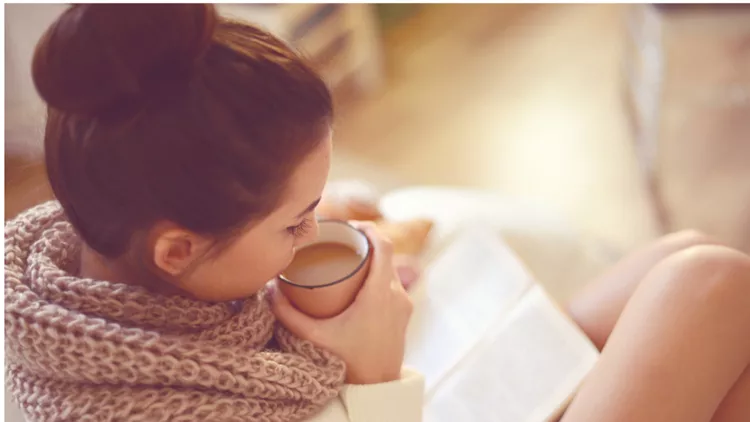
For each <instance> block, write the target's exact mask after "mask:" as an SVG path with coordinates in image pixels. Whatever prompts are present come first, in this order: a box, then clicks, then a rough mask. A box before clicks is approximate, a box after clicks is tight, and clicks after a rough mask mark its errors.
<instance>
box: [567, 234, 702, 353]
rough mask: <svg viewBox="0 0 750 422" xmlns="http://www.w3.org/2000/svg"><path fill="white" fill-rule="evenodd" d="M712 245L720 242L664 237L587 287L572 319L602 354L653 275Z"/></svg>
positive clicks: (577, 300)
mask: <svg viewBox="0 0 750 422" xmlns="http://www.w3.org/2000/svg"><path fill="white" fill-rule="evenodd" d="M709 244H716V242H715V241H713V240H712V239H710V238H708V237H707V236H705V235H703V234H701V233H699V232H696V231H693V230H686V231H681V232H677V233H672V234H670V235H667V236H664V237H662V238H661V239H659V240H657V241H656V242H654V243H651V244H649V245H648V246H646V247H644V248H642V249H640V250H638V251H636V252H634V253H632V254H630V255H628V256H627V257H625V259H623V260H622V261H620V262H619V263H617V265H615V266H614V267H612V268H611V269H610V270H609V271H608V272H607V273H605V274H604V275H602V276H601V277H599V278H598V279H597V280H595V281H594V282H592V283H590V284H589V285H588V286H586V288H585V289H584V290H583V292H581V293H580V294H578V295H577V296H576V297H575V298H574V299H573V300H572V301H571V303H570V304H569V306H568V310H569V312H570V315H571V316H572V317H573V320H575V321H576V323H577V324H578V325H579V326H580V327H581V328H582V329H583V331H584V332H585V333H586V335H588V337H589V338H590V339H591V341H592V342H594V344H595V345H596V347H598V348H599V350H601V349H602V347H604V344H605V343H606V341H607V338H608V337H609V334H610V333H611V332H612V329H613V328H614V327H615V323H616V322H617V320H618V319H619V318H620V314H621V313H622V311H623V309H624V308H625V304H626V303H627V302H628V300H630V297H631V296H632V295H633V293H634V292H635V289H636V287H638V285H639V284H640V282H641V280H643V279H644V278H645V277H646V274H647V273H648V272H649V271H651V270H652V269H653V268H654V267H655V266H656V265H657V264H658V263H659V262H661V261H662V260H664V259H665V258H667V257H668V256H670V255H672V254H674V253H676V252H679V251H681V250H683V249H687V248H689V247H691V246H696V245H709Z"/></svg>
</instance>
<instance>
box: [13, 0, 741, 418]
mask: <svg viewBox="0 0 750 422" xmlns="http://www.w3.org/2000/svg"><path fill="white" fill-rule="evenodd" d="M33 77H34V82H35V84H36V86H37V88H38V91H39V93H40V94H41V96H42V97H43V98H44V100H45V101H46V102H47V104H48V119H47V126H46V132H45V150H46V160H47V169H48V173H49V178H50V182H51V185H52V187H53V189H54V191H55V195H56V197H57V199H58V201H57V202H52V203H48V204H44V205H41V206H39V207H36V208H33V209H31V210H29V211H27V212H26V213H24V214H22V215H21V216H19V217H18V218H16V219H14V220H13V221H11V222H9V223H7V224H6V227H5V305H6V306H5V313H6V314H5V317H6V318H5V342H6V348H5V350H6V375H7V380H8V381H7V383H8V387H9V389H10V391H11V393H12V395H13V397H14V400H15V401H16V402H17V403H18V404H19V405H20V407H21V409H22V410H23V412H24V413H25V415H26V417H27V418H28V419H29V420H30V421H53V420H54V421H66V420H70V421H78V420H94V421H99V420H102V421H104V420H107V421H200V420H205V421H250V420H268V421H290V420H315V421H331V422H333V421H352V422H361V421H408V422H411V421H417V420H420V418H421V407H422V393H423V391H422V380H421V378H420V377H419V376H418V375H417V374H414V373H411V372H409V371H406V370H402V369H401V364H402V360H403V353H404V337H405V329H406V325H407V322H408V319H409V315H410V312H411V303H410V301H409V299H408V296H407V295H406V293H405V292H404V290H403V288H402V286H401V283H400V282H399V280H398V278H397V276H396V274H395V272H394V268H393V264H392V260H391V247H390V245H389V243H388V241H387V240H385V239H383V237H382V236H381V235H379V234H378V233H377V231H376V230H375V229H373V228H372V227H370V226H363V227H364V230H365V231H366V233H367V234H368V236H369V237H370V239H371V241H372V242H373V244H374V250H375V255H374V261H373V263H372V268H371V271H370V274H369V277H368V279H367V280H366V281H365V284H364V286H363V288H362V290H361V292H360V293H359V295H358V297H357V299H356V301H355V302H354V304H353V305H352V306H351V307H350V308H349V309H347V310H346V311H345V312H344V313H343V314H341V315H340V316H337V317H335V318H332V319H329V320H314V319H311V318H308V317H306V316H304V315H303V314H300V313H299V312H297V311H296V310H295V309H294V308H293V307H292V306H291V305H290V304H289V303H288V302H287V301H286V299H285V298H284V297H283V296H282V295H281V294H280V293H279V292H277V291H275V290H274V289H272V288H271V289H270V290H269V289H268V288H267V287H266V285H267V281H268V280H271V279H273V278H274V277H275V276H276V275H277V274H279V273H280V272H281V271H282V270H283V269H284V268H285V267H286V265H287V264H288V263H289V262H290V260H291V259H292V257H293V255H294V249H295V247H296V246H297V245H299V244H301V243H304V242H305V241H307V240H308V239H310V238H312V237H314V236H315V232H316V222H315V219H314V216H313V212H314V209H315V206H316V204H317V201H318V199H319V197H320V194H321V191H322V189H323V185H324V183H325V181H326V179H327V175H328V169H329V161H330V150H331V127H330V125H331V120H332V105H331V98H330V94H329V92H328V90H327V89H326V87H325V84H324V83H323V82H322V81H321V80H320V78H319V77H318V76H317V75H316V74H315V73H314V72H313V71H312V70H311V68H310V67H309V66H308V65H307V64H306V63H305V61H304V60H303V59H301V58H300V57H299V56H298V55H296V54H295V53H294V52H293V51H292V50H291V49H290V48H289V47H288V46H287V45H285V44H284V43H283V42H281V41H279V40H278V39H276V38H274V37H273V36H271V35H269V34H267V33H265V32H263V31H261V30H259V29H257V28H255V27H253V26H251V25H247V24H244V23H239V22H231V21H227V20H224V19H219V18H217V16H216V14H215V11H214V9H213V7H211V6H207V5H199V4H192V5H105V4H101V5H99V4H93V5H77V6H73V7H71V8H70V9H69V10H68V11H67V12H66V13H65V14H63V15H62V16H61V17H60V18H59V19H58V20H57V21H56V22H55V23H54V24H53V25H52V26H51V27H50V29H49V30H48V31H47V32H46V33H45V35H44V36H43V37H42V39H41V40H40V42H39V44H38V46H37V49H36V52H35V56H34V61H33ZM696 243H702V242H696ZM673 249H674V251H676V250H678V249H680V248H677V247H674V248H673ZM671 252H673V250H672V249H669V248H666V249H665V248H664V247H661V246H657V250H656V251H646V252H645V253H644V254H645V256H646V258H647V259H643V257H640V255H638V256H636V258H633V259H634V262H629V263H628V262H626V263H625V264H623V265H624V266H625V268H624V269H623V268H620V269H616V270H615V273H614V276H611V277H610V278H624V279H625V281H626V282H620V281H619V280H615V281H616V282H617V283H610V282H607V281H604V282H602V284H600V285H601V286H604V287H601V288H599V289H595V290H594V291H593V292H591V293H588V294H587V295H586V296H583V297H582V298H581V300H580V301H578V302H576V303H574V304H573V305H572V306H571V309H572V313H573V315H574V317H575V318H576V319H577V320H578V321H579V323H580V324H581V325H582V326H583V327H584V329H585V330H586V331H587V332H589V333H590V335H591V336H592V338H593V339H594V340H595V341H596V342H597V343H598V344H600V345H601V344H604V342H605V341H607V344H606V347H605V348H604V351H603V353H602V357H601V362H600V364H599V365H597V367H596V368H595V370H594V371H593V373H592V374H591V376H590V377H589V379H588V380H587V381H586V384H585V385H584V386H583V388H582V390H581V392H580V393H579V394H578V397H577V398H576V400H575V401H574V402H573V404H572V406H571V408H570V409H569V411H568V413H567V414H566V416H565V418H566V419H565V420H566V421H568V420H570V421H591V420H597V421H633V420H638V421H641V420H644V421H645V420H655V421H656V420H658V421H672V420H674V421H684V420H695V421H709V420H712V418H713V420H721V421H730V420H731V421H734V420H738V421H739V420H746V419H747V416H748V413H747V405H746V404H745V401H744V400H742V398H744V397H747V392H748V387H747V385H748V381H747V378H748V376H747V375H743V374H744V373H745V372H746V368H747V365H748V362H750V339H748V338H747V336H745V335H744V334H745V333H747V329H748V328H750V306H748V305H750V303H748V302H750V276H749V275H748V274H750V264H748V260H747V258H746V257H745V256H744V255H742V254H739V253H737V252H734V251H731V250H729V249H726V248H722V247H719V246H705V245H704V246H696V247H694V248H687V249H686V250H685V251H683V252H676V253H674V254H672V253H671ZM657 262H658V263H657ZM652 267H653V269H652ZM641 280H642V281H641ZM612 285H615V286H616V287H618V286H625V287H626V288H622V289H620V290H617V291H616V292H615V293H614V294H613V297H614V299H613V300H610V301H609V306H606V307H605V308H601V309H600V308H597V307H596V306H594V305H599V304H602V303H603V302H602V300H601V299H602V297H605V298H606V296H603V295H607V294H609V293H608V292H609V291H612V290H611V289H612V287H611V286H612ZM636 285H637V286H638V287H637V289H636V288H635V286H636ZM628 286H632V288H629V287H628ZM618 289H619V287H618ZM631 290H635V291H636V292H635V294H634V295H633V298H632V299H630V300H629V301H628V297H629V296H630V293H631ZM626 302H627V303H628V305H627V306H624V304H625V303H626ZM604 303H605V304H606V303H607V302H604ZM623 307H624V308H625V310H624V311H623V312H622V316H620V311H621V308H623ZM610 311H611V314H608V312H610ZM277 321H279V322H280V324H278V323H277ZM615 321H618V322H617V326H616V328H615V329H614V331H613V332H612V334H611V336H610V335H609V333H610V331H612V326H613V325H614V322H615ZM607 338H608V339H607Z"/></svg>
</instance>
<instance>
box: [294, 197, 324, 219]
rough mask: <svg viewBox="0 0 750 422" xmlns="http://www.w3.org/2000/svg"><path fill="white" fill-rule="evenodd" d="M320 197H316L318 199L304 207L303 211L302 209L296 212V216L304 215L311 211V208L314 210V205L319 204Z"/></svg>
mask: <svg viewBox="0 0 750 422" xmlns="http://www.w3.org/2000/svg"><path fill="white" fill-rule="evenodd" d="M320 199H321V198H318V199H316V200H314V201H313V202H312V203H311V204H310V205H308V206H307V208H305V210H304V211H302V212H301V213H299V214H297V218H300V217H302V216H303V215H305V214H307V213H309V212H311V211H312V210H314V209H315V207H317V206H318V204H320Z"/></svg>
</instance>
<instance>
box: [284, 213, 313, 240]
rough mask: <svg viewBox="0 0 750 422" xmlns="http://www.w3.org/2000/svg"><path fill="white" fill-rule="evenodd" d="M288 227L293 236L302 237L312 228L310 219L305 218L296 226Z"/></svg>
mask: <svg viewBox="0 0 750 422" xmlns="http://www.w3.org/2000/svg"><path fill="white" fill-rule="evenodd" d="M286 229H287V231H288V232H289V233H290V234H291V235H292V236H294V237H302V236H304V235H306V234H307V232H308V230H310V219H309V218H305V219H304V220H302V222H301V223H299V224H297V225H296V226H291V227H287V228H286Z"/></svg>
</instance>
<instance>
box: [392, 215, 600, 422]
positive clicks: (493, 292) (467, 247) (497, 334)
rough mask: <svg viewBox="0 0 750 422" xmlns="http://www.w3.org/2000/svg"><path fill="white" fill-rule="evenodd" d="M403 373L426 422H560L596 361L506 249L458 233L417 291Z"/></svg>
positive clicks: (485, 236)
mask: <svg viewBox="0 0 750 422" xmlns="http://www.w3.org/2000/svg"><path fill="white" fill-rule="evenodd" d="M412 294H413V297H414V303H415V311H414V316H413V318H412V321H411V324H410V326H409V332H408V336H407V348H406V362H405V363H406V365H408V366H409V367H412V368H415V369H417V370H419V371H420V372H422V373H423V374H424V376H425V378H426V393H425V394H426V397H425V409H424V410H425V413H424V414H425V421H426V422H443V421H445V422H455V421H472V422H483V421H488V422H489V421H492V422H543V421H550V420H555V419H557V418H558V417H559V416H560V414H561V413H562V411H563V410H564V408H565V407H566V406H567V404H568V402H569V401H570V399H571V398H572V396H573V394H574V393H575V391H576V389H577V388H578V386H579V385H580V383H581V382H582V380H583V378H584V377H585V376H586V374H587V373H588V372H589V370H590V369H591V368H592V367H593V365H594V364H595V362H596V360H597V357H598V352H597V350H596V348H595V347H594V346H593V345H592V344H591V343H590V342H589V341H588V339H587V338H586V336H585V335H584V334H583V333H582V332H581V331H580V330H579V329H578V327H577V326H576V325H575V324H574V323H573V322H572V321H571V320H570V319H569V318H568V317H567V316H566V315H565V313H564V312H563V311H562V310H561V309H560V308H558V307H557V305H556V304H555V303H554V302H553V301H552V299H551V298H550V297H549V296H548V295H547V294H546V292H545V291H544V289H543V288H542V287H541V286H540V285H539V284H537V283H536V282H535V281H534V279H533V277H532V275H531V274H529V272H528V271H527V270H526V269H525V268H524V266H523V264H522V263H521V262H520V260H519V259H518V258H516V256H515V255H514V254H513V252H512V251H511V250H510V248H508V247H507V246H506V245H505V244H504V243H503V242H502V240H500V239H499V238H498V237H497V236H496V235H495V234H494V233H488V232H487V230H482V229H481V228H476V229H469V230H464V231H461V232H460V233H459V234H458V235H456V236H454V237H453V239H451V240H450V241H449V242H448V243H447V246H446V247H445V248H444V249H443V251H442V252H440V253H439V255H438V256H437V257H436V258H434V259H433V260H431V263H430V264H429V265H428V267H427V270H426V271H425V275H424V278H423V279H422V280H421V281H420V282H419V283H418V284H417V285H415V286H414V290H413V292H412Z"/></svg>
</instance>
